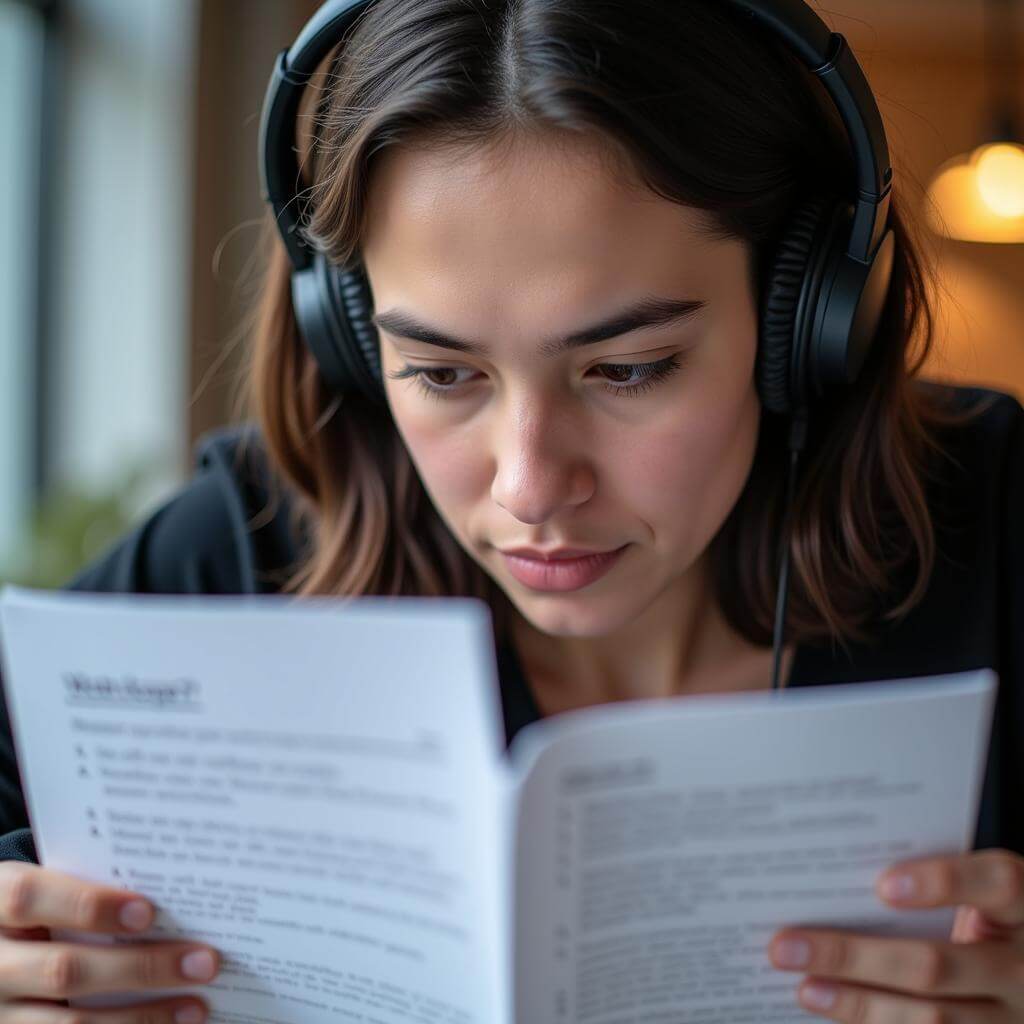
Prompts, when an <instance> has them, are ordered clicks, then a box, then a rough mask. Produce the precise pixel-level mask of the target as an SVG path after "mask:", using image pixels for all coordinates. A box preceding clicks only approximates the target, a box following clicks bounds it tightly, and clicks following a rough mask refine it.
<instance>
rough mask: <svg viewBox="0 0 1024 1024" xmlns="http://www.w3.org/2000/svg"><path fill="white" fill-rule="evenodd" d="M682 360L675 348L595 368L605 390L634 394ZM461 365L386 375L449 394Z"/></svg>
mask: <svg viewBox="0 0 1024 1024" xmlns="http://www.w3.org/2000/svg"><path fill="white" fill-rule="evenodd" d="M681 363H682V358H681V354H680V353H678V352H676V353H674V354H673V355H670V356H668V357H667V358H666V359H659V360H657V361H655V362H653V363H599V364H598V365H597V366H595V367H594V369H595V370H598V371H601V376H603V377H604V388H605V390H606V391H610V392H611V393H612V394H613V395H633V394H638V393H639V392H642V391H647V390H649V389H650V388H652V387H654V385H655V384H657V383H658V382H659V381H662V380H664V379H665V378H666V377H668V376H670V375H671V374H673V373H674V372H675V371H676V370H678V369H679V367H680V365H681ZM462 369H464V368H463V367H455V366H403V367H402V369H401V370H395V371H393V372H390V373H388V375H387V376H388V377H390V378H391V379H392V380H407V379H408V378H410V377H411V378H414V379H415V381H416V384H417V385H418V386H419V388H420V390H421V391H422V392H424V393H425V394H427V395H429V396H430V397H431V398H449V397H452V396H454V395H456V394H457V393H458V391H459V388H460V385H461V384H463V383H465V381H466V379H465V378H463V379H461V380H460V379H459V377H458V374H459V371H460V370H462ZM466 372H469V373H472V371H466Z"/></svg>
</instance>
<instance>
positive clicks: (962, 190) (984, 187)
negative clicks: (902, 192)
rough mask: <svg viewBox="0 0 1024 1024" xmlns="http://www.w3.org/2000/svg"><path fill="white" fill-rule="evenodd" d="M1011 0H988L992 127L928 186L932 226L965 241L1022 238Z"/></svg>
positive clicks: (1023, 196) (1022, 173)
mask: <svg viewBox="0 0 1024 1024" xmlns="http://www.w3.org/2000/svg"><path fill="white" fill-rule="evenodd" d="M1014 6H1015V0H989V5H988V12H989V20H988V33H987V36H988V50H989V53H988V60H987V62H986V63H987V64H988V66H989V67H995V68H997V69H998V70H999V74H997V75H996V80H995V83H994V98H993V107H994V110H995V116H994V118H993V124H994V129H993V131H992V132H991V134H990V137H989V139H988V141H986V142H985V143H984V144H983V145H981V146H979V147H978V148H977V149H975V150H974V151H973V152H972V153H969V154H966V155H961V156H957V157H954V158H953V159H952V160H948V161H947V162H946V163H944V164H943V165H942V166H941V167H940V168H939V169H938V171H937V172H936V173H935V177H934V178H933V179H932V181H931V184H930V185H929V186H928V198H929V200H930V202H929V203H928V204H927V215H928V219H929V222H930V224H931V226H932V228H933V230H935V231H936V232H938V233H939V234H940V235H945V236H947V237H949V238H957V239H960V240H962V241H966V242H1018V243H1019V242H1024V136H1022V134H1021V131H1020V128H1021V123H1022V120H1021V117H1020V114H1019V110H1018V104H1017V89H1016V81H1015V77H1016V72H1017V67H1018V65H1017V62H1016V60H1015V59H1014V39H1015V34H1014V29H1015V25H1014V19H1013V14H1014Z"/></svg>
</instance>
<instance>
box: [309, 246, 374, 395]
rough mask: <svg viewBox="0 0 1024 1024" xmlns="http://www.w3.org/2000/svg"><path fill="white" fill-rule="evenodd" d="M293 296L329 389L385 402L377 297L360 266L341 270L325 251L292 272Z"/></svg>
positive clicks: (337, 392)
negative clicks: (375, 318) (372, 320)
mask: <svg viewBox="0 0 1024 1024" xmlns="http://www.w3.org/2000/svg"><path fill="white" fill-rule="evenodd" d="M292 301H293V304H294V308H295V316H296V321H297V322H298V325H299V329H300V332H301V333H302V337H303V339H304V340H305V342H306V345H307V347H308V348H309V350H310V352H312V354H313V357H314V359H316V362H317V366H318V368H319V371H320V374H321V376H322V377H323V379H324V382H325V383H326V384H327V386H328V388H329V389H330V390H331V391H332V392H334V393H335V394H339V395H342V394H346V393H351V392H356V393H358V394H361V395H365V396H366V397H368V398H370V399H372V400H374V401H376V402H380V403H385V402H386V400H385V395H384V387H383V383H382V377H381V370H380V355H379V350H378V336H377V330H376V328H375V327H374V326H373V324H372V323H370V316H371V315H372V308H373V304H372V303H373V300H372V297H371V294H370V286H369V281H368V280H367V278H366V274H365V271H364V270H363V269H362V267H361V266H359V267H357V268H356V269H355V270H350V271H347V270H341V269H340V268H338V267H337V266H335V265H334V264H332V263H330V262H329V261H328V259H327V258H326V256H324V254H323V253H322V252H317V253H315V255H314V257H313V263H312V266H310V267H308V268H307V269H305V270H300V271H296V272H294V273H293V274H292Z"/></svg>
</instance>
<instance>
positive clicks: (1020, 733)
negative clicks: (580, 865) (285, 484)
mask: <svg viewBox="0 0 1024 1024" xmlns="http://www.w3.org/2000/svg"><path fill="white" fill-rule="evenodd" d="M920 386H926V387H940V386H939V385H931V384H928V385H924V384H922V385H920ZM944 390H948V391H949V393H950V395H951V397H953V398H954V400H955V401H956V402H957V403H958V404H960V405H963V404H964V403H969V404H974V403H975V402H976V401H977V400H978V399H979V398H982V397H984V396H986V395H987V396H989V397H991V398H992V399H993V404H992V405H991V406H990V407H989V408H988V410H987V411H986V412H984V413H983V414H982V415H981V416H980V417H979V418H977V419H976V420H974V421H972V423H971V424H970V425H969V426H966V427H960V428H957V429H955V430H953V431H951V433H950V436H949V437H948V438H947V439H945V443H946V447H947V450H948V451H949V452H950V454H952V455H953V456H954V458H955V460H956V463H955V464H954V463H950V462H948V461H944V462H943V465H944V466H946V467H948V468H947V470H946V475H945V477H944V478H943V479H942V480H941V481H940V482H939V483H937V484H935V485H932V489H931V490H930V491H929V503H930V505H932V507H933V508H935V509H936V510H940V509H941V511H942V513H943V515H942V517H941V518H942V519H943V521H945V522H946V523H949V524H952V525H951V526H948V527H946V528H943V529H942V530H941V532H939V533H938V535H937V544H938V553H937V561H936V565H935V569H934V572H933V575H932V578H931V580H930V584H929V589H928V592H927V594H926V596H925V598H924V600H923V601H922V602H921V603H920V604H919V605H918V606H917V607H915V609H914V610H913V611H912V612H911V613H910V615H909V616H908V617H907V618H906V619H904V620H903V621H902V622H901V623H899V624H898V625H896V626H892V627H887V628H886V629H884V630H882V631H881V632H880V633H879V634H878V635H877V637H876V638H875V640H873V641H872V642H871V643H870V644H864V645H853V646H852V647H851V652H850V655H849V656H847V655H846V654H844V653H843V651H842V649H841V648H838V647H834V646H833V645H821V646H810V645H806V646H802V647H800V648H799V649H798V651H797V654H796V658H795V660H794V663H793V668H792V671H791V675H790V678H789V680H788V682H787V685H788V686H790V687H793V686H807V685H816V684H828V683H845V682H858V681H864V680H873V679H895V678H901V677H904V678H905V677H910V676H917V675H933V674H940V673H945V672H958V671H962V670H966V669H971V668H979V667H990V668H993V669H994V670H995V671H996V673H997V674H998V675H999V679H1000V685H999V691H998V696H997V699H996V707H995V723H994V727H993V735H992V742H991V746H990V751H989V760H988V765H987V770H986V776H985V783H984V789H983V792H982V802H981V809H980V815H979V822H978V828H977V832H976V835H975V840H974V848H975V849H983V848H989V847H1003V848H1005V849H1010V850H1014V851H1016V852H1018V853H1021V854H1022V855H1024V813H1022V812H1024V803H1022V798H1024V539H1022V529H1024V409H1022V408H1021V406H1020V404H1019V403H1018V402H1017V401H1016V399H1014V398H1012V397H1010V396H1008V395H1002V394H1000V393H998V392H989V391H984V390H982V389H977V388H955V389H952V388H950V389H944ZM243 433H249V435H250V437H251V439H252V441H253V442H254V443H253V445H251V446H249V447H248V448H247V449H246V452H247V454H246V453H243V452H242V451H241V449H240V447H239V443H238V442H239V439H240V438H241V437H242V435H243ZM243 454H245V457H244V458H243V457H242V455H243ZM956 464H959V467H960V468H959V469H957V468H956ZM267 481H268V475H267V467H266V463H265V462H264V459H263V457H262V454H261V449H260V445H259V435H258V433H256V431H255V428H253V427H251V426H246V427H232V428H225V429H221V430H218V431H214V432H212V433H210V434H207V435H206V436H204V437H203V438H202V439H201V440H200V442H199V444H198V445H197V452H196V468H195V472H194V474H193V477H192V479H191V480H190V481H189V482H188V483H187V484H185V485H184V486H183V487H182V488H181V489H180V490H179V491H178V492H177V493H176V494H174V495H173V496H172V497H171V498H170V499H169V500H168V501H166V502H165V503H164V504H163V505H162V506H161V507H160V508H158V509H157V510H156V511H155V512H153V513H152V514H151V515H149V516H148V517H147V518H146V519H145V520H144V521H143V522H141V523H140V524H139V525H138V526H136V527H135V528H134V529H133V530H132V531H131V532H130V533H128V534H127V535H126V536H125V537H124V538H122V539H121V540H120V541H119V542H118V543H117V544H115V545H114V546H113V547H112V548H111V549H110V550H109V551H108V552H107V553H106V554H104V555H103V556H102V557H101V558H100V559H98V560H97V561H96V562H94V563H93V564H92V565H90V566H88V567H87V568H86V569H85V570H84V571H83V572H81V573H80V574H79V575H78V576H77V577H76V578H75V579H74V580H73V581H72V582H71V583H70V584H69V588H70V589H75V590H84V591H113V592H123V593H166V594H253V593H272V592H274V591H275V590H276V589H278V588H279V587H280V585H281V582H282V581H283V579H284V578H285V577H286V575H287V573H288V569H289V566H291V565H293V564H294V563H295V562H296V560H297V559H299V558H300V557H301V554H302V551H303V549H304V546H305V545H306V543H307V538H305V537H303V536H302V535H301V532H300V531H298V530H296V529H294V528H293V527H292V526H291V516H290V506H289V504H288V500H287V492H285V493H284V495H283V498H282V500H281V501H280V502H279V504H278V505H277V506H276V509H275V511H274V513H273V514H272V515H269V516H268V515H264V514H262V513H263V510H264V509H265V507H266V505H267V500H268V496H269V492H268V490H267ZM496 654H497V658H498V668H499V675H500V680H501V689H502V703H503V710H504V716H505V728H506V737H507V739H508V741H509V742H510V741H511V739H512V737H513V736H514V735H515V733H516V732H518V730H519V729H521V728H522V727H523V726H524V725H525V724H527V723H528V722H530V721H533V720H534V719H536V718H538V717H540V713H539V711H538V709H537V706H536V704H535V703H534V701H533V699H532V697H531V695H530V690H529V687H528V685H527V683H526V680H525V678H524V675H523V673H522V671H521V669H520V666H519V663H518V660H517V658H516V655H515V652H514V651H513V650H511V649H508V648H499V649H498V650H497V651H496ZM951 754H952V756H956V752H955V751H953V752H951ZM28 824H29V823H28V817H27V813H26V808H25V802H24V797H23V794H22V789H21V785H20V780H19V776H18V770H17V763H16V759H15V754H14V749H13V744H12V742H11V734H10V724H9V722H8V718H7V712H6V707H5V706H4V705H3V703H2V702H0V860H10V859H16V860H29V861H37V857H36V852H35V847H34V845H33V843H32V837H31V832H30V830H29V828H28Z"/></svg>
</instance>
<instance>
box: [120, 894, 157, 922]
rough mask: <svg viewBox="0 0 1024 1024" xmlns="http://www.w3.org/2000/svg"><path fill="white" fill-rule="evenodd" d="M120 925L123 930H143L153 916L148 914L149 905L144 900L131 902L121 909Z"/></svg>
mask: <svg viewBox="0 0 1024 1024" xmlns="http://www.w3.org/2000/svg"><path fill="white" fill-rule="evenodd" d="M119 916H120V919H121V924H123V925H124V926H125V928H135V929H138V928H145V927H146V926H147V925H148V924H149V922H150V920H151V919H152V917H153V915H152V913H151V912H150V909H149V904H148V903H146V902H145V901H144V900H132V901H131V903H126V904H125V905H124V906H123V907H122V908H121V913H120V915H119Z"/></svg>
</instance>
